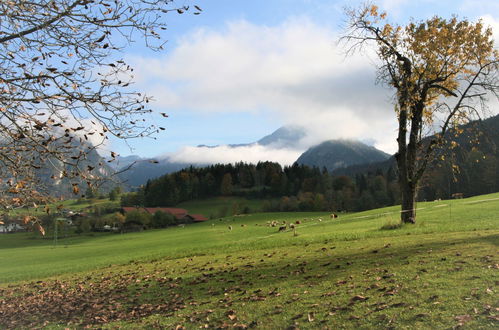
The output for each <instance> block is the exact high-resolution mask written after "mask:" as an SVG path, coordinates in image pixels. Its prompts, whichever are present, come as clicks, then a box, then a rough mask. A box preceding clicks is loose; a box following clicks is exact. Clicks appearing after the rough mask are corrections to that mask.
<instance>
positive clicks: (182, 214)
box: [144, 207, 187, 219]
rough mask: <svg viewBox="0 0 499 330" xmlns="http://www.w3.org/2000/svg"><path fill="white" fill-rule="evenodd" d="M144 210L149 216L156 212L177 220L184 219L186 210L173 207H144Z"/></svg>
mask: <svg viewBox="0 0 499 330" xmlns="http://www.w3.org/2000/svg"><path fill="white" fill-rule="evenodd" d="M144 209H145V210H146V211H147V212H148V213H150V214H154V213H156V212H158V211H160V212H164V213H170V214H172V215H173V216H174V217H175V218H177V219H182V218H185V216H186V215H187V210H185V209H179V208H175V207H145V208H144Z"/></svg>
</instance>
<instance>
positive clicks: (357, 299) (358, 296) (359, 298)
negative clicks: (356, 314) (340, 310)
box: [350, 295, 369, 302]
mask: <svg viewBox="0 0 499 330" xmlns="http://www.w3.org/2000/svg"><path fill="white" fill-rule="evenodd" d="M367 299H369V298H367V297H364V296H361V295H356V296H353V297H352V299H350V302H355V301H366V300H367Z"/></svg>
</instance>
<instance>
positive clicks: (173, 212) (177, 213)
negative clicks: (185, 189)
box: [122, 206, 208, 221]
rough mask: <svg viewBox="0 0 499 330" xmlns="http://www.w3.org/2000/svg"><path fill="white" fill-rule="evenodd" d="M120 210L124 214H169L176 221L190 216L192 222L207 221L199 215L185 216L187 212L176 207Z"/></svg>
mask: <svg viewBox="0 0 499 330" xmlns="http://www.w3.org/2000/svg"><path fill="white" fill-rule="evenodd" d="M122 209H123V211H124V212H125V213H127V212H131V211H143V212H147V213H149V214H154V213H156V212H158V211H160V212H164V213H169V214H171V215H173V216H174V217H175V218H177V219H183V218H185V217H186V216H190V217H191V218H192V219H194V221H205V220H208V219H206V218H205V217H203V216H202V215H200V214H196V215H195V216H196V217H194V216H193V215H189V214H187V210H186V209H181V208H177V207H135V206H125V207H122Z"/></svg>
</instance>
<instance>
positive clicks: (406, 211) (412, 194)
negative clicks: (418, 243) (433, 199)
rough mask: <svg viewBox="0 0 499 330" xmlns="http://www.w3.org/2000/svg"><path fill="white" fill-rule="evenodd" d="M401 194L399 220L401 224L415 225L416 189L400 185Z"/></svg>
mask: <svg viewBox="0 0 499 330" xmlns="http://www.w3.org/2000/svg"><path fill="white" fill-rule="evenodd" d="M400 191H401V193H402V211H401V214H400V218H401V220H402V222H403V223H416V189H415V188H414V187H412V185H411V184H405V185H404V184H400Z"/></svg>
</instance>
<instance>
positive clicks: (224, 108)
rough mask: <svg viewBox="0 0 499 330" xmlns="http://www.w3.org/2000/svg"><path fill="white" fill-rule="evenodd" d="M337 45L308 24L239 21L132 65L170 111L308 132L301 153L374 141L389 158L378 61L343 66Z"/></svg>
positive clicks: (390, 125) (361, 57)
mask: <svg viewBox="0 0 499 330" xmlns="http://www.w3.org/2000/svg"><path fill="white" fill-rule="evenodd" d="M337 39H338V35H337V34H336V33H335V32H334V31H331V30H329V29H327V28H324V27H321V26H318V25H316V24H314V23H313V22H311V21H309V20H307V19H306V18H296V19H293V20H289V21H287V22H285V23H283V24H281V25H278V26H272V27H269V26H259V25H254V24H251V23H249V22H246V21H237V22H233V23H230V24H228V25H227V27H226V28H225V29H224V30H223V31H213V30H209V29H200V30H197V31H195V32H193V33H191V34H189V35H187V36H185V37H184V38H183V39H182V40H181V41H180V42H179V44H178V46H177V47H176V48H175V49H174V50H173V51H172V52H171V53H170V54H169V55H167V56H165V57H163V58H159V59H158V58H156V59H152V58H137V57H136V58H132V59H131V62H132V63H133V64H134V66H135V67H136V70H135V72H136V73H137V74H138V76H137V78H138V79H139V82H140V83H141V84H144V85H145V86H147V89H148V91H149V93H150V94H152V95H155V96H156V99H157V105H158V106H159V107H161V108H163V109H165V110H166V111H168V109H186V110H187V111H199V112H208V113H213V112H216V113H224V112H242V111H246V112H247V111H251V112H254V113H258V114H259V115H261V116H262V117H264V116H271V117H272V118H278V119H279V120H280V121H281V122H282V124H284V125H300V126H304V127H306V128H307V131H308V133H309V135H308V137H307V139H306V140H305V141H304V144H303V145H302V146H300V147H301V148H306V147H308V146H310V145H312V144H315V143H319V142H322V141H324V140H327V139H334V138H359V139H369V138H371V139H374V140H375V141H376V143H377V144H379V145H383V146H386V148H385V150H387V151H391V150H392V149H393V148H392V146H390V145H389V143H388V142H387V141H388V140H393V141H394V139H395V135H394V129H395V126H394V122H395V116H394V113H393V107H392V106H391V105H390V100H389V95H390V91H388V90H387V89H385V88H383V87H380V86H376V85H375V69H374V65H373V61H374V59H375V58H376V56H373V55H372V54H368V53H366V54H358V55H354V56H350V57H348V58H346V56H345V54H344V48H343V46H342V47H338V46H336V41H337ZM235 142H237V141H235ZM186 150H187V149H186ZM189 150H190V149H189ZM220 150H222V149H220ZM225 151H226V152H229V150H225ZM259 151H261V150H259ZM259 151H258V152H259ZM206 152H208V151H206ZM211 152H213V150H212V151H211ZM181 154H183V153H181Z"/></svg>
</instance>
